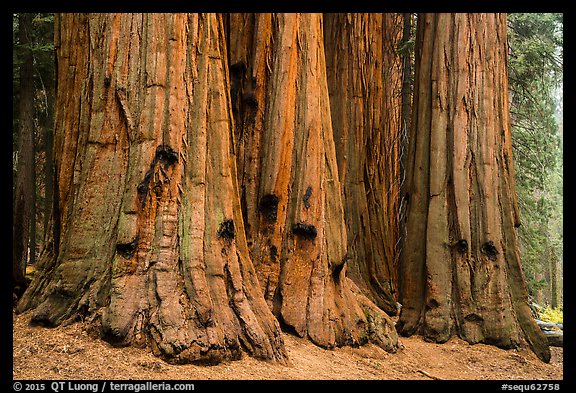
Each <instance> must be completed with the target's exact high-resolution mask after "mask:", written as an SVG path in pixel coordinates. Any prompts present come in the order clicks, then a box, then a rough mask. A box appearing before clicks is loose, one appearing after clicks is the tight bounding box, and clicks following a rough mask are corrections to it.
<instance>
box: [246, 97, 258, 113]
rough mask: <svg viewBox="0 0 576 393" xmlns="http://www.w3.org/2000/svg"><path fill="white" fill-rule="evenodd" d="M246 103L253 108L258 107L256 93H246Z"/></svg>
mask: <svg viewBox="0 0 576 393" xmlns="http://www.w3.org/2000/svg"><path fill="white" fill-rule="evenodd" d="M244 104H246V106H248V107H249V108H251V109H252V110H256V109H258V100H257V99H256V97H255V96H254V94H246V95H245V96H244Z"/></svg>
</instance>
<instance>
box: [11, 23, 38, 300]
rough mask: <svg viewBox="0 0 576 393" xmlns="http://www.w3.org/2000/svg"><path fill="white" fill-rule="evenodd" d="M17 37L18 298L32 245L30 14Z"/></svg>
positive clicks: (15, 231) (15, 250)
mask: <svg viewBox="0 0 576 393" xmlns="http://www.w3.org/2000/svg"><path fill="white" fill-rule="evenodd" d="M18 26H19V27H18V28H19V31H18V38H19V41H20V45H21V46H22V53H23V55H22V65H21V66H20V75H19V78H20V102H19V116H18V117H19V120H18V124H19V136H18V165H17V169H16V179H15V189H14V196H13V198H14V199H13V206H14V207H13V210H12V222H13V238H12V278H13V285H14V288H13V291H14V293H15V295H16V296H20V295H21V294H22V293H23V292H24V290H25V289H26V285H27V283H26V279H25V272H26V262H27V258H28V255H29V254H28V253H30V255H32V253H34V251H35V250H34V249H32V248H31V247H33V246H34V244H35V243H34V242H32V241H31V240H32V237H31V229H32V226H34V225H35V222H34V215H33V213H34V203H35V200H34V195H35V185H34V180H35V179H34V171H35V160H34V85H33V82H32V80H33V79H32V77H33V58H32V50H31V49H30V45H31V41H30V36H31V34H32V14H30V13H21V14H20V15H19V18H18Z"/></svg>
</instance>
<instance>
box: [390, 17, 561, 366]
mask: <svg viewBox="0 0 576 393" xmlns="http://www.w3.org/2000/svg"><path fill="white" fill-rule="evenodd" d="M418 21H419V22H418V26H419V28H418V30H419V31H418V37H417V52H416V53H417V63H416V86H415V92H414V113H413V123H412V129H411V134H410V148H409V161H408V172H407V182H408V183H407V193H408V194H409V203H408V211H407V224H406V228H407V237H406V243H405V245H404V252H403V259H402V264H401V266H402V270H401V275H402V277H403V285H402V300H401V302H402V303H403V306H404V307H403V308H402V313H401V315H400V319H399V322H398V324H397V328H398V331H399V333H401V334H404V335H411V334H414V333H420V334H422V335H424V336H425V337H426V338H428V339H430V340H434V341H437V342H445V341H447V340H448V339H449V338H450V337H451V336H452V335H453V334H454V333H457V334H458V335H459V336H460V337H462V338H464V339H465V340H467V341H468V342H470V343H477V342H484V343H488V344H494V345H497V346H499V347H503V348H511V347H514V346H516V345H518V344H519V343H520V340H521V338H522V337H524V338H525V339H526V340H527V341H528V343H529V344H530V346H531V348H532V349H533V350H534V352H535V353H536V354H537V355H538V357H540V358H541V359H542V360H544V361H549V359H550V352H549V349H548V347H547V345H546V340H545V337H544V336H543V335H542V333H541V332H540V331H539V329H538V327H537V326H536V324H535V322H534V320H533V319H532V317H531V314H530V311H529V308H528V303H527V300H528V298H527V296H528V294H527V291H526V286H525V281H524V277H523V274H522V269H521V264H520V258H519V253H518V242H517V239H516V234H515V229H514V227H515V226H517V225H518V223H519V220H518V208H517V205H516V199H515V191H514V177H513V172H512V167H513V164H512V151H511V140H510V127H509V118H508V101H507V96H506V92H507V75H506V55H507V52H506V16H505V15H503V14H424V15H421V17H420V18H419V19H418Z"/></svg>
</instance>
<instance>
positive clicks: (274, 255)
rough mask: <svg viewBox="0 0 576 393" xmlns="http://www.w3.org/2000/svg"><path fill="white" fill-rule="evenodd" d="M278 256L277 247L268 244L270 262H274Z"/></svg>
mask: <svg viewBox="0 0 576 393" xmlns="http://www.w3.org/2000/svg"><path fill="white" fill-rule="evenodd" d="M277 258H278V248H276V246H270V260H271V261H272V262H276V259H277Z"/></svg>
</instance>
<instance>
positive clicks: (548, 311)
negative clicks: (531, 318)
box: [538, 306, 564, 323]
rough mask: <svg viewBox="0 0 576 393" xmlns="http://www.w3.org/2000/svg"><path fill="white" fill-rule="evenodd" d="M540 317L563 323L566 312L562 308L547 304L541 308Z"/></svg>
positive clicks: (543, 319) (546, 320)
mask: <svg viewBox="0 0 576 393" xmlns="http://www.w3.org/2000/svg"><path fill="white" fill-rule="evenodd" d="M538 319H540V320H541V321H544V322H553V323H563V320H564V312H563V311H562V309H560V308H552V307H549V306H545V307H542V309H540V310H539V312H538Z"/></svg>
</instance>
